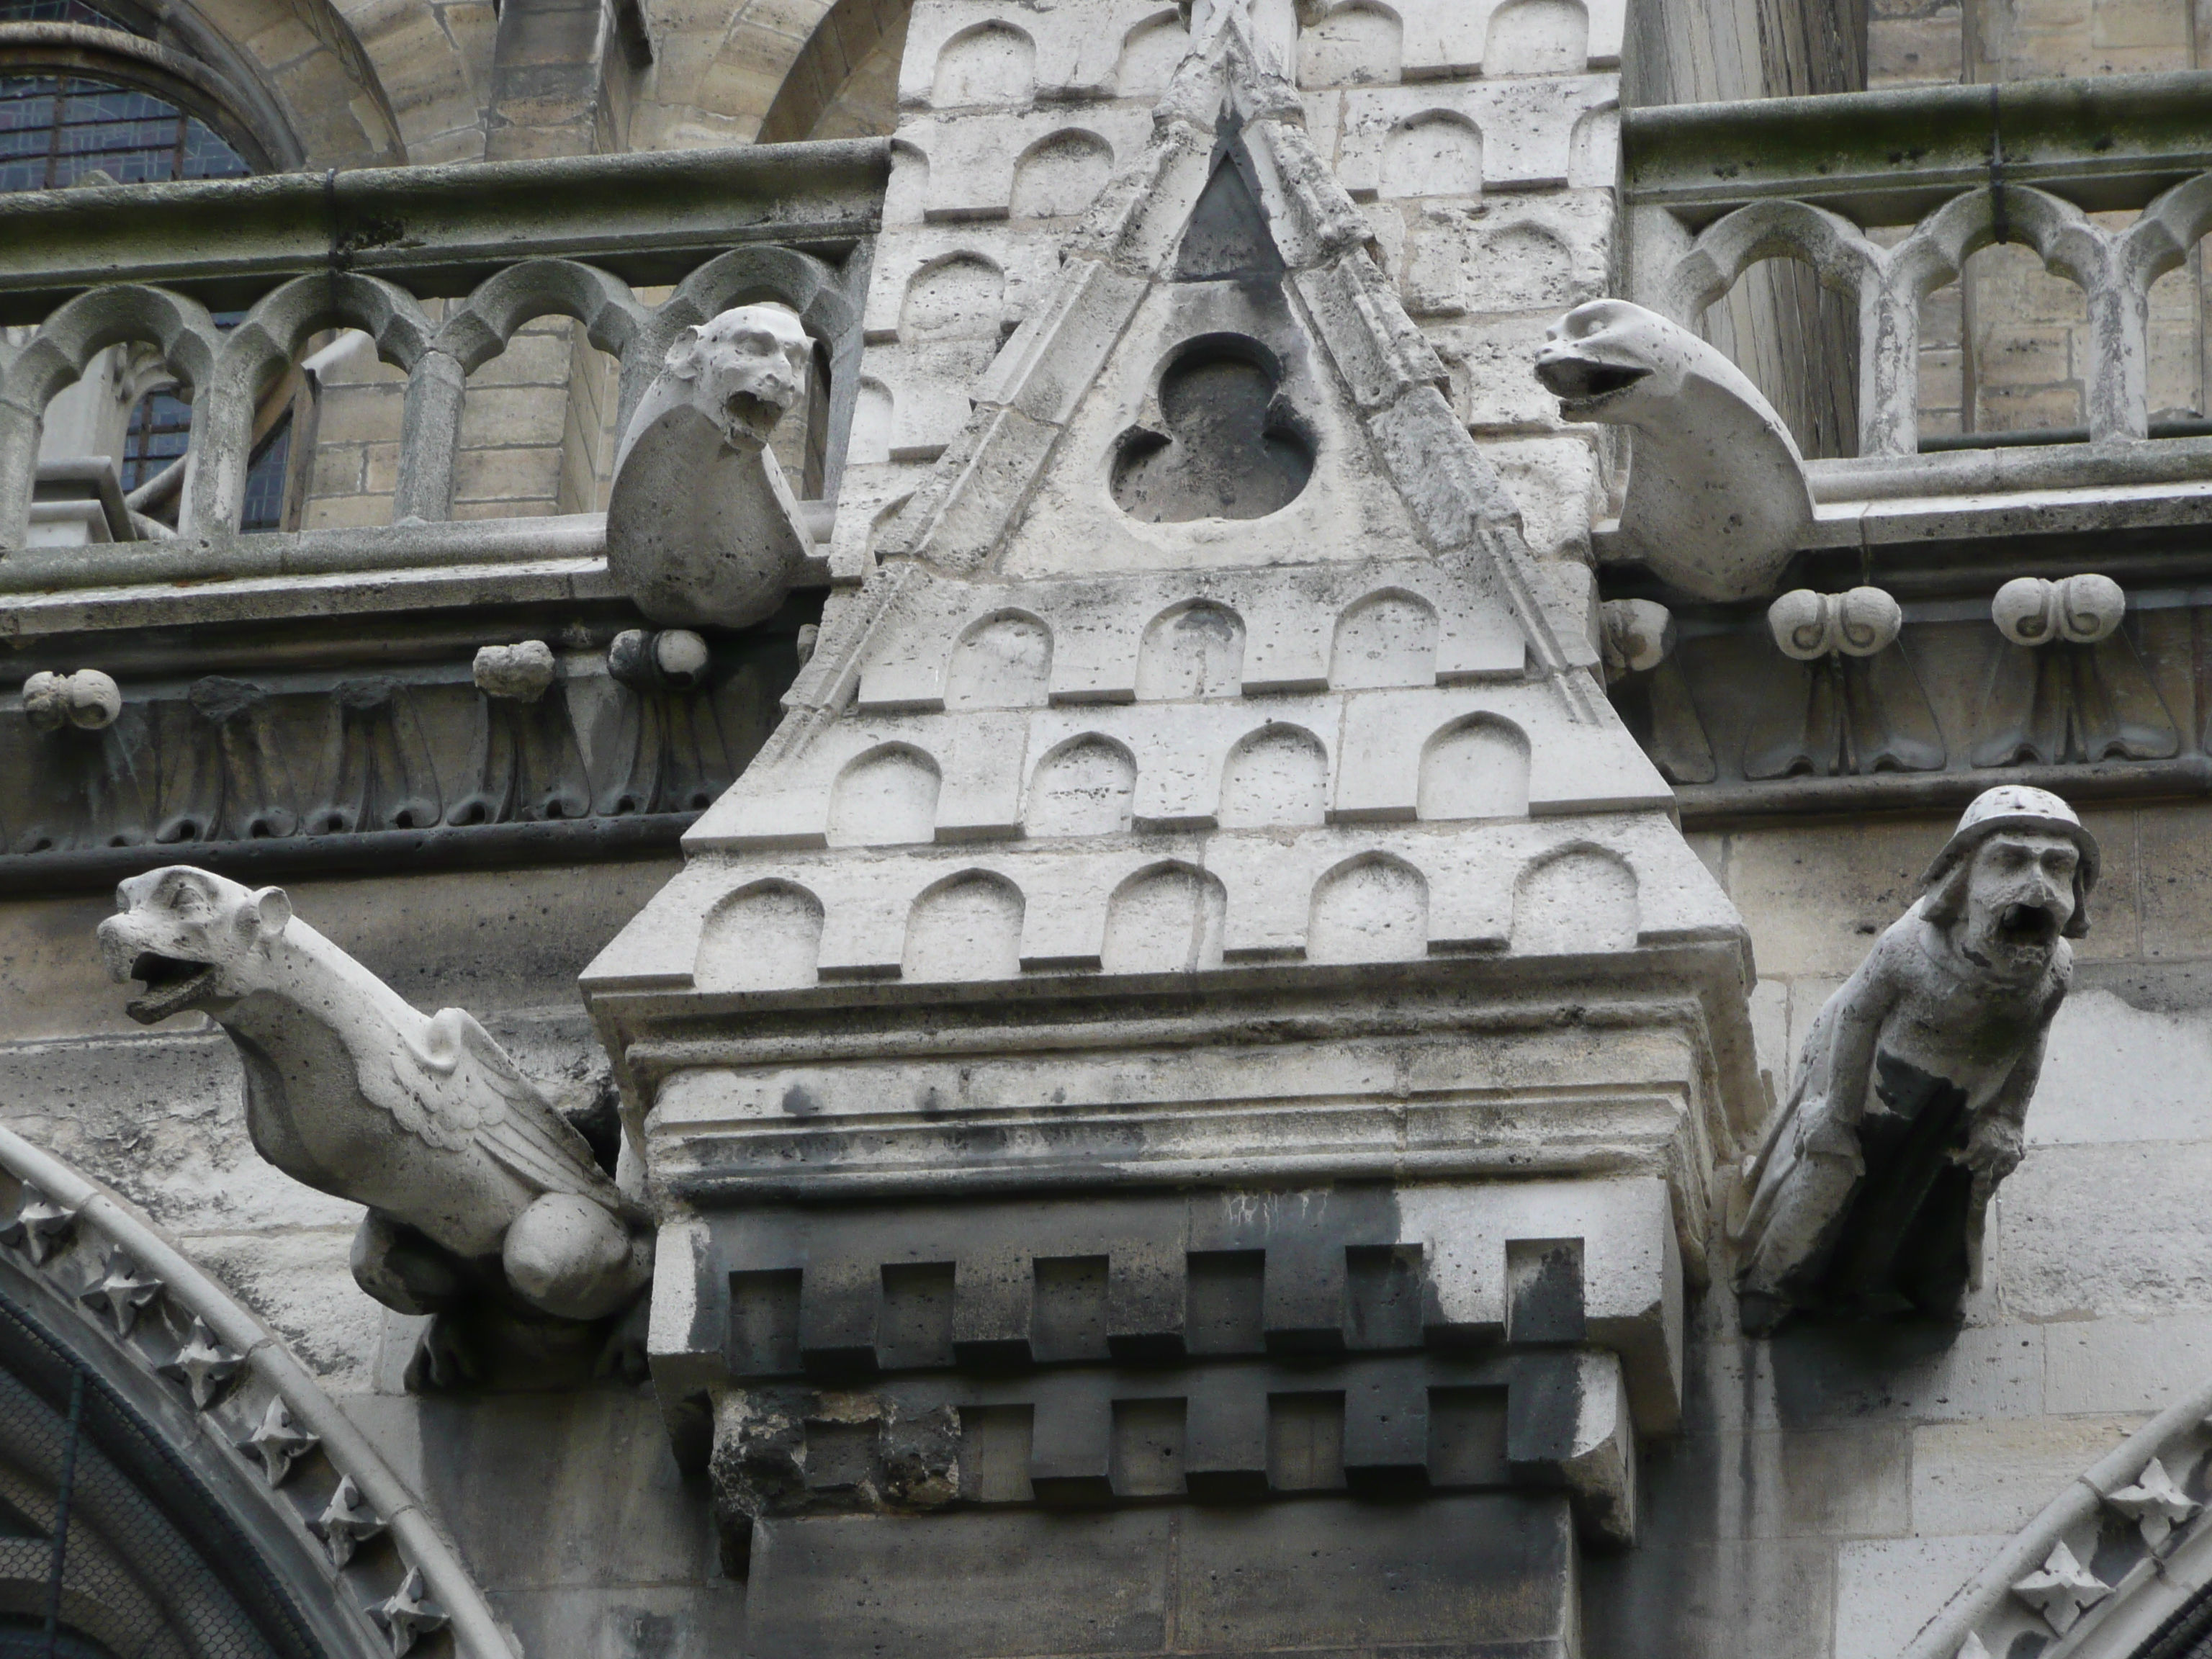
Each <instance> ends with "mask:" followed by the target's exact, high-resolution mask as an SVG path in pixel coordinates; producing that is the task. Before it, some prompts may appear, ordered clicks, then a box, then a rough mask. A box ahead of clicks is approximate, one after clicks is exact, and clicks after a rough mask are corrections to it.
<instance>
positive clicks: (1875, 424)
mask: <svg viewBox="0 0 2212 1659" xmlns="http://www.w3.org/2000/svg"><path fill="white" fill-rule="evenodd" d="M2207 228H2212V179H2191V180H2188V181H2185V183H2183V184H2180V185H2175V186H2173V187H2172V189H2170V190H2169V191H2166V193H2165V194H2164V195H2162V196H2160V197H2159V198H2158V199H2157V200H2156V201H2154V203H2152V204H2151V205H2150V206H2149V207H2148V208H2147V209H2146V210H2144V212H2143V215H2142V218H2141V219H2139V220H2138V221H2137V222H2136V224H2135V225H2133V226H2131V227H2130V228H2128V229H2127V230H2124V231H2108V230H2106V229H2105V228H2102V227H2101V226H2099V225H2097V224H2095V223H2093V222H2091V220H2090V219H2089V217H2088V216H2087V214H2085V213H2084V212H2082V210H2081V209H2080V208H2078V207H2075V205H2074V204H2072V203H2070V202H2068V201H2065V200H2063V199H2062V198H2061V197H2057V196H2053V195H2051V193H2049V192H2048V191H2041V190H2036V189H2033V188H2030V187H2028V186H2026V185H1998V186H1994V187H1991V186H1984V187H1983V188H1980V189H1976V190H1971V191H1965V192H1963V193H1962V194H1960V195H1959V196H1955V197H1952V199H1951V200H1949V201H1948V202H1946V203H1945V204H1943V205H1942V207H1940V208H1938V209H1936V210H1935V211H1934V212H1933V213H1930V214H1929V215H1928V216H1926V217H1925V218H1923V219H1922V220H1921V221H1920V222H1918V223H1917V224H1916V225H1915V226H1914V227H1913V228H1912V229H1911V233H1910V234H1908V235H1906V236H1905V238H1904V239H1903V240H1900V241H1899V242H1898V243H1896V244H1895V245H1894V246H1891V247H1887V248H1883V247H1881V246H1877V245H1875V243H1874V242H1873V241H1871V240H1869V239H1868V238H1867V236H1866V235H1865V234H1863V232H1862V231H1861V230H1860V229H1859V228H1858V227H1857V226H1856V225H1854V224H1852V223H1851V222H1850V220H1848V219H1845V218H1844V217H1843V216H1841V215H1840V214H1837V213H1832V212H1830V211H1828V210H1826V209H1824V208H1817V207H1814V206H1812V205H1810V204H1807V203H1803V202H1788V201H1774V202H1753V203H1751V204H1748V205H1747V206H1744V207H1741V208H1738V209H1737V210H1735V212H1733V213H1729V214H1726V215H1724V216H1722V217H1721V218H1720V219H1718V220H1716V221H1715V222H1713V223H1712V224H1711V225H1710V226H1708V227H1707V228H1705V230H1704V231H1703V232H1702V233H1700V234H1699V236H1698V238H1697V239H1696V240H1695V241H1694V242H1692V245H1691V246H1690V248H1689V250H1688V251H1687V252H1686V253H1685V254H1684V255H1683V256H1682V257H1681V258H1680V259H1678V260H1677V261H1676V262H1675V263H1674V267H1673V269H1672V270H1669V271H1668V275H1667V277H1666V279H1665V281H1664V283H1662V295H1661V299H1662V305H1663V307H1665V308H1666V309H1667V311H1668V314H1670V315H1671V316H1673V317H1674V319H1676V320H1677V321H1680V322H1681V323H1683V324H1685V325H1694V324H1695V323H1696V321H1697V319H1698V318H1699V316H1700V315H1701V314H1702V313H1703V312H1704V310H1705V307H1707V306H1710V305H1711V304H1713V303H1715V302H1716V301H1718V300H1719V299H1720V298H1721V297H1722V296H1723V295H1726V294H1727V293H1728V291H1729V289H1731V288H1733V287H1734V286H1735V283H1736V282H1737V281H1738V280H1739V279H1740V278H1741V276H1743V274H1744V272H1745V271H1746V270H1749V269H1750V268H1751V267H1752V266H1753V265H1754V264H1758V263H1759V261H1761V260H1763V259H1771V258H1796V259H1802V260H1803V261H1805V262H1806V263H1807V264H1810V265H1812V266H1813V267H1814V270H1816V271H1817V272H1819V274H1820V280H1821V281H1822V282H1823V283H1826V284H1827V285H1828V286H1830V287H1832V288H1836V289H1841V290H1843V291H1844V292H1845V293H1848V294H1850V295H1853V296H1854V297H1855V298H1856V300H1857V302H1858V308H1859V453H1860V454H1862V455H1910V454H1912V453H1915V452H1916V451H1917V448H1918V447H1919V410H1918V403H1919V396H1918V393H1919V350H1920V305H1921V301H1923V300H1924V299H1925V298H1926V297H1927V296H1928V295H1929V294H1931V293H1933V292H1935V290H1936V289H1939V288H1941V287H1942V286H1943V285H1944V284H1945V283H1949V282H1954V281H1956V280H1957V279H1958V277H1959V275H1960V272H1961V271H1962V270H1964V269H1965V267H1966V261H1967V259H1969V258H1972V255H1974V254H1975V253H1977V252H1979V251H1980V250H1981V249H1983V248H1984V247H1987V246H1990V245H1991V244H1992V243H1997V242H2016V243H2019V244H2021V246H2026V247H2029V248H2032V249H2033V250H2034V252H2035V253H2036V255H2037V256H2038V257H2039V258H2041V259H2042V261H2043V263H2044V266H2045V269H2046V270H2050V271H2051V272H2052V273H2053V274H2054V275H2057V276H2063V277H2064V278H2066V279H2067V280H2068V281H2069V282H2071V283H2074V284H2075V286H2076V287H2077V288H2079V289H2081V291H2082V294H2083V295H2084V296H2085V298H2086V301H2087V306H2088V311H2089V323H2090V328H2089V338H2090V350H2091V362H2090V369H2089V374H2088V377H2087V387H2086V404H2087V408H2086V410H2085V411H2084V412H2085V414H2086V415H2087V420H2088V424H2089V431H2090V436H2091V438H2092V440H2093V441H2109V440H2112V439H2118V438H2141V437H2145V436H2147V435H2148V432H2149V413H2148V410H2149V392H2148V346H2147V331H2148V305H2149V289H2150V284H2151V283H2154V282H2155V281H2156V280H2157V279H2158V277H2159V276H2162V275H2163V274H2164V273H2165V272H2166V271H2167V270H2172V268H2173V267H2174V266H2175V265H2177V264H2180V263H2181V261H2182V260H2183V259H2184V258H2186V257H2187V254H2188V250H2189V248H2190V247H2191V246H2193V245H2194V244H2195V242H2196V240H2197V239H2198V238H2199V237H2201V236H2203V234H2205V231H2206V229H2207Z"/></svg>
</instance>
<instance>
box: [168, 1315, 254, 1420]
mask: <svg viewBox="0 0 2212 1659" xmlns="http://www.w3.org/2000/svg"><path fill="white" fill-rule="evenodd" d="M244 1364H246V1361H245V1359H244V1358H241V1357H240V1355H238V1354H236V1353H234V1352H232V1351H231V1350H230V1349H229V1348H228V1346H225V1345H224V1343H223V1341H222V1339H221V1338H220V1337H218V1336H217V1335H216V1334H215V1333H214V1332H213V1331H211V1330H210V1329H209V1328H208V1325H207V1322H206V1321H205V1320H204V1319H201V1318H199V1317H198V1316H194V1317H193V1320H192V1330H191V1335H190V1336H188V1337H186V1338H185V1346H183V1347H181V1348H179V1349H178V1350H177V1357H176V1358H173V1359H172V1360H170V1361H169V1362H168V1363H167V1364H165V1365H163V1366H162V1367H161V1375H162V1376H166V1377H167V1378H168V1379H169V1380H170V1381H171V1382H173V1383H183V1384H184V1385H185V1389H187V1390H189V1391H190V1393H191V1396H192V1404H193V1406H194V1407H196V1408H197V1409H198V1410H200V1411H205V1410H207V1408H208V1407H210V1406H212V1405H214V1404H215V1402H216V1401H218V1400H220V1399H222V1395H223V1392H224V1390H226V1389H228V1388H229V1387H230V1385H231V1383H232V1381H233V1379H234V1378H235V1377H236V1376H238V1372H239V1368H240V1366H242V1365H244Z"/></svg>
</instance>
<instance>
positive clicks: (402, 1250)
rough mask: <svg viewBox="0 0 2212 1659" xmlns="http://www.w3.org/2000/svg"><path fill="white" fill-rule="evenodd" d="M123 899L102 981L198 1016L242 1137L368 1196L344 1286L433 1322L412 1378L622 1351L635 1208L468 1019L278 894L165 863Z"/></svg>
mask: <svg viewBox="0 0 2212 1659" xmlns="http://www.w3.org/2000/svg"><path fill="white" fill-rule="evenodd" d="M116 906H117V914H116V915H112V916H110V917H108V918H107V920H106V921H103V922H101V923H100V930H99V936H100V953H101V956H102V957H103V958H104V959H105V961H106V966H107V971H108V974H109V975H110V976H111V977H112V978H113V979H114V980H115V981H117V982H118V983H120V982H122V981H125V980H131V979H135V980H137V981H141V982H142V983H143V985H144V987H145V989H144V991H143V994H141V995H139V996H137V997H135V998H133V999H132V1000H131V1002H130V1003H129V1004H128V1005H127V1012H129V1013H130V1015H131V1018H133V1019H136V1020H137V1021H138V1022H139V1023H140V1024H148V1025H150V1024H155V1022H157V1021H160V1020H162V1019H166V1018H169V1017H170V1016H171V1015H173V1014H179V1013H182V1012H186V1011H187V1010H199V1011H203V1012H206V1013H207V1014H208V1015H210V1017H211V1018H213V1019H214V1020H215V1021H216V1024H219V1025H221V1026H222V1029H223V1030H224V1031H226V1032H227V1033H228V1035H229V1037H230V1040H231V1042H233V1043H234V1045H235V1046H236V1047H237V1049H238V1053H239V1057H240V1060H242V1061H243V1062H244V1064H245V1073H246V1129H247V1133H249V1134H250V1135H251V1136H252V1141H253V1146H254V1150H255V1151H257V1152H259V1153H260V1154H261V1156H262V1157H263V1158H266V1159H268V1160H269V1162H270V1163H271V1164H275V1165H276V1167H277V1168H278V1169H280V1170H283V1172H284V1173H285V1174H287V1175H289V1176H292V1177H293V1178H294V1179H295V1180H298V1181H302V1182H306V1183H307V1185H308V1186H310V1187H313V1188H319V1190H321V1191H323V1192H326V1193H330V1194H334V1195H335V1196H337V1197H339V1198H343V1199H349V1200H353V1201H354V1202H356V1203H359V1204H364V1205H367V1206H368V1214H367V1215H366V1216H365V1217H363V1218H362V1223H361V1227H360V1231H358V1232H357V1233H356V1235H355V1237H354V1245H353V1274H354V1278H355V1279H356V1280H357V1281H358V1282H359V1284H360V1285H361V1287H362V1289H363V1290H364V1291H368V1294H369V1295H370V1296H372V1297H375V1298H376V1300H378V1301H379V1302H380V1303H382V1304H384V1305H385V1306H386V1307H388V1308H392V1309H396V1310H398V1311H399V1312H401V1313H406V1314H430V1315H435V1316H436V1318H435V1320H434V1321H433V1323H432V1325H431V1327H430V1328H429V1331H428V1334H427V1337H426V1340H425V1343H424V1346H423V1350H422V1354H421V1355H420V1356H419V1357H418V1363H417V1366H416V1378H417V1380H427V1381H428V1382H430V1383H435V1384H439V1385H449V1384H453V1383H459V1382H464V1381H480V1380H484V1378H485V1376H486V1375H487V1364H488V1363H489V1361H490V1360H491V1359H492V1358H493V1356H492V1355H490V1354H489V1353H488V1352H486V1350H487V1345H488V1344H497V1345H500V1346H503V1347H504V1348H505V1349H507V1351H508V1352H507V1358H515V1357H516V1355H515V1352H514V1351H515V1350H517V1349H518V1348H520V1349H521V1350H524V1351H526V1352H524V1353H523V1354H522V1355H521V1356H520V1357H521V1358H522V1359H523V1361H524V1363H523V1364H522V1365H521V1366H520V1370H521V1372H522V1373H523V1374H524V1375H526V1376H532V1377H533V1378H535V1379H536V1380H540V1381H543V1380H545V1379H546V1378H548V1377H550V1376H554V1375H556V1374H557V1373H558V1372H559V1371H560V1370H562V1359H563V1358H573V1357H574V1356H576V1355H577V1354H579V1353H581V1354H582V1355H583V1356H584V1357H585V1358H587V1359H588V1360H590V1361H592V1362H594V1363H595V1364H598V1365H599V1367H600V1368H605V1366H606V1365H607V1364H610V1363H613V1362H620V1363H621V1364H623V1365H624V1366H625V1367H633V1366H634V1365H635V1360H636V1358H637V1357H638V1354H639V1353H640V1352H641V1350H640V1349H639V1345H638V1342H637V1337H638V1335H639V1333H638V1332H636V1331H635V1330H634V1329H632V1327H634V1326H635V1325H636V1324H637V1323H638V1322H639V1320H640V1318H641V1315H642V1293H643V1291H645V1288H646V1286H647V1282H648V1281H649V1280H650V1279H651V1277H652V1273H653V1231H652V1226H651V1222H650V1218H649V1217H648V1216H647V1214H646V1212H644V1211H643V1210H642V1209H641V1207H640V1206H637V1205H636V1204H635V1203H633V1202H632V1201H631V1200H629V1198H628V1197H627V1196H625V1195H624V1194H623V1192H622V1191H621V1189H620V1188H617V1186H616V1185H615V1183H614V1182H613V1181H611V1179H609V1178H608V1176H606V1175H605V1173H604V1172H603V1171H602V1170H601V1169H600V1168H599V1164H597V1163H596V1162H594V1160H593V1158H592V1149H591V1147H590V1146H589V1144H588V1143H586V1140H585V1139H584V1138H583V1136H582V1135H581V1134H580V1133H578V1132H577V1131H576V1130H575V1129H574V1127H571V1126H570V1125H569V1123H568V1121H566V1120H565V1119H563V1118H562V1116H561V1115H560V1114H559V1113H558V1112H556V1110H555V1109H554V1108H553V1107H552V1105H551V1104H550V1103H549V1102H548V1101H547V1099H546V1097H544V1094H542V1093H541V1092H540V1091H538V1088H537V1086H536V1085H533V1084H532V1082H531V1081H530V1080H529V1079H526V1077H524V1076H523V1075H522V1073H520V1071H518V1070H517V1069H516V1067H515V1064H514V1062H513V1060H511V1059H509V1058H508V1057H507V1053H506V1051H505V1050H503V1049H502V1048H500V1046H499V1045H498V1043H496V1042H494V1041H493V1040H492V1038H491V1036H490V1035H489V1033H488V1032H486V1031H485V1030H484V1029H483V1026H481V1025H479V1024H477V1022H476V1020H475V1019H474V1018H472V1017H471V1015H469V1014H467V1013H465V1012H463V1011H462V1010H460V1009H459V1008H447V1009H446V1010H444V1011H443V1012H440V1013H438V1014H435V1015H430V1016H425V1015H424V1014H422V1013H421V1012H418V1011H417V1010H416V1009H415V1008H414V1007H412V1006H410V1005H409V1004H408V1003H407V1002H406V1001H404V1000H402V999H401V997H400V996H399V995H398V993H397V992H395V991H393V990H392V988H391V987H389V986H387V985H386V984H385V983H384V981H381V980H380V979H379V978H377V976H376V975H374V974H372V973H371V972H369V970H368V969H366V968H364V967H362V964H361V963H358V962H356V961H355V960H354V959H353V958H352V957H349V956H348V955H347V954H346V953H345V952H344V951H342V950H340V949H339V948H338V947H337V945H333V944H331V941H330V940H328V939H325V938H324V937H323V936H322V934H320V933H317V932H316V931H315V930H314V929H313V927H309V926H308V925H307V923H306V922H304V921H301V920H299V919H298V918H297V917H296V916H295V915H293V914H292V904H291V901H290V900H289V898H287V897H286V896H285V895H284V893H283V890H281V889H279V888H275V887H264V888H260V889H258V890H253V889H249V888H246V887H244V886H241V885H240V884H239V883H237V882H234V881H231V880H228V879H227V878H224V877H222V876H218V875H215V874H213V873H211V872H208V871H205V870H199V869H195V868H193V867H191V866H189V865H171V866H168V867H167V868H166V869H161V870H155V871H150V872H148V873H146V874H144V875H141V876H133V877H131V878H130V879H129V880H127V881H125V882H124V883H123V884H122V885H121V886H120V887H118V889H117V890H116ZM633 1350H636V1351H637V1352H633ZM492 1369H494V1370H496V1369H499V1368H498V1367H496V1366H495V1367H493V1368H492ZM507 1369H510V1370H512V1369H515V1368H513V1367H509V1368H507Z"/></svg>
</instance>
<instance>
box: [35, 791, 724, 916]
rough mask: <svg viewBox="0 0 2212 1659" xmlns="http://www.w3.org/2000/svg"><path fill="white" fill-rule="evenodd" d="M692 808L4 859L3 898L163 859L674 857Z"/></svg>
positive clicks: (308, 864)
mask: <svg viewBox="0 0 2212 1659" xmlns="http://www.w3.org/2000/svg"><path fill="white" fill-rule="evenodd" d="M696 817H698V814H697V813H696V812H655V813H648V814H641V815H639V816H637V817H614V818H607V817H591V818H574V819H569V820H565V821H561V822H556V823H488V824H481V825H471V826H467V827H452V826H444V827H441V828H437V829H377V830H371V831H368V832H367V833H365V834H361V835H331V836H271V837H270V838H268V839H266V840H263V841H225V842H196V841H184V842H163V843H142V844H140V845H138V846H135V847H100V848H90V849H87V850H80V851H72V852H65V853H21V854H10V855H8V856H5V857H0V897H5V898H27V897H38V896H45V895H47V894H52V893H64V892H77V891H83V890H99V889H101V888H105V887H109V886H112V885H113V884H115V883H116V882H118V881H120V880H121V879H122V878H124V877H125V876H134V875H137V874H138V873H139V872H141V871H145V870H158V869H160V868H161V866H164V865H169V864H191V865H196V866H199V867H200V868H201V869H204V870H213V871H215V872H217V873H218V874H221V875H226V876H229V877H230V878H233V879H234V880H238V881H247V882H269V881H283V880H293V879H296V878H300V877H303V876H320V875H343V876H374V875H386V874H398V873H404V874H410V875H411V874H415V873H417V872H422V871H428V870H484V869H514V868H520V867H522V866H528V865H544V864H581V863H598V862H599V861H601V860H608V859H632V858H650V857H655V856H666V855H671V854H674V853H675V851H676V848H677V842H678V839H679V838H680V837H681V836H683V834H684V830H685V829H687V828H688V827H689V826H690V824H691V823H692V821H693V820H694V819H695V818H696Z"/></svg>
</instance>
